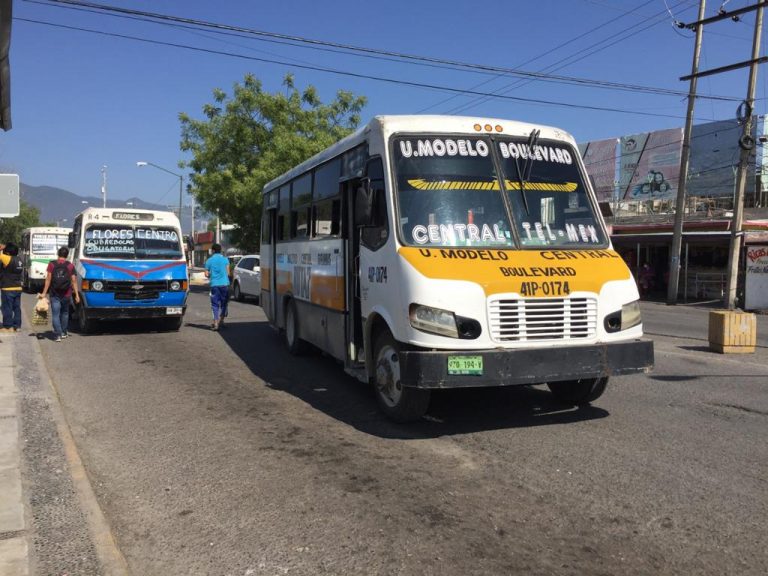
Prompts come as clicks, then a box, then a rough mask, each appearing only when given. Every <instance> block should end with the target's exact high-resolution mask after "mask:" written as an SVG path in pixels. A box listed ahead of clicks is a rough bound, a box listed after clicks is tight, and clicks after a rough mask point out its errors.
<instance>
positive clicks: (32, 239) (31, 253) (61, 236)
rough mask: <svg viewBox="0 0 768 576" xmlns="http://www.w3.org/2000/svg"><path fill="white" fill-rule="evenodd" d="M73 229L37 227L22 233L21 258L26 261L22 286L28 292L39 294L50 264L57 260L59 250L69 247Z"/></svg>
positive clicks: (26, 229) (22, 275)
mask: <svg viewBox="0 0 768 576" xmlns="http://www.w3.org/2000/svg"><path fill="white" fill-rule="evenodd" d="M70 232H72V228H59V227H54V226H36V227H34V228H25V229H24V230H22V231H21V248H20V250H19V256H20V257H21V259H22V260H23V261H24V270H23V272H22V273H21V285H22V287H23V288H24V290H26V291H28V292H38V291H40V290H41V289H42V287H43V284H44V283H45V276H46V271H47V269H48V263H49V262H50V261H51V260H56V257H57V256H56V253H57V252H58V251H59V248H61V247H62V246H66V245H67V238H68V236H69V233H70Z"/></svg>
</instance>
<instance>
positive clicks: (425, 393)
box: [373, 331, 430, 422]
mask: <svg viewBox="0 0 768 576" xmlns="http://www.w3.org/2000/svg"><path fill="white" fill-rule="evenodd" d="M373 361H374V366H373V369H374V374H373V385H374V391H375V393H376V401H377V402H378V404H379V407H380V408H381V410H382V412H384V414H385V415H386V416H387V418H389V419H391V420H394V421H395V422H412V421H414V420H418V419H420V418H421V417H422V416H424V414H425V413H426V412H427V408H429V398H430V391H429V390H424V389H422V388H411V387H408V386H403V385H402V384H401V382H400V350H399V347H398V345H397V342H395V339H394V338H393V337H392V334H390V333H389V331H384V332H381V333H380V334H378V336H377V337H376V340H375V345H374V349H373Z"/></svg>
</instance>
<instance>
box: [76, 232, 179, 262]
mask: <svg viewBox="0 0 768 576" xmlns="http://www.w3.org/2000/svg"><path fill="white" fill-rule="evenodd" d="M83 255H84V256H86V257H88V258H120V259H128V260H178V259H180V258H182V256H183V254H182V251H181V242H180V235H179V231H178V230H177V229H174V228H167V227H162V226H141V225H139V226H130V225H125V224H91V225H90V226H88V228H86V230H85V241H84V243H83Z"/></svg>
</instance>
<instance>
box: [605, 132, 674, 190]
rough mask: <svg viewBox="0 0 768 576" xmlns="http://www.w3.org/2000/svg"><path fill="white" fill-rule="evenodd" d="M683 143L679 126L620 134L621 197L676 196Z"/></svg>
mask: <svg viewBox="0 0 768 576" xmlns="http://www.w3.org/2000/svg"><path fill="white" fill-rule="evenodd" d="M682 145H683V129H682V128H670V129H668V130H657V131H655V132H646V133H643V134H632V135H629V136H622V138H621V140H620V143H619V148H620V151H621V160H620V171H619V195H620V197H621V198H623V199H624V200H667V199H671V198H675V196H676V195H677V185H678V180H679V176H680V153H681V151H682Z"/></svg>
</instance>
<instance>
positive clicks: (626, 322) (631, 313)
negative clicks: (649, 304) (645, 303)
mask: <svg viewBox="0 0 768 576" xmlns="http://www.w3.org/2000/svg"><path fill="white" fill-rule="evenodd" d="M642 321H643V320H642V318H641V317H640V301H639V300H635V301H634V302H630V303H629V304H624V306H622V307H621V329H622V330H627V329H628V328H632V327H633V326H637V325H638V324H640V322H642Z"/></svg>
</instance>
